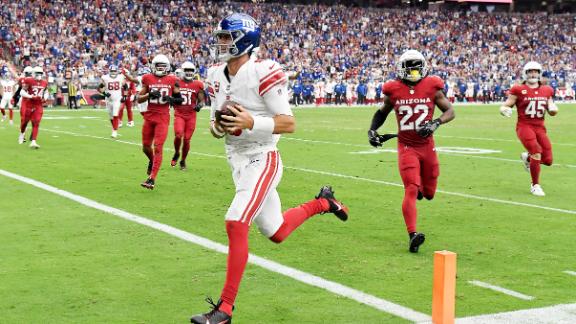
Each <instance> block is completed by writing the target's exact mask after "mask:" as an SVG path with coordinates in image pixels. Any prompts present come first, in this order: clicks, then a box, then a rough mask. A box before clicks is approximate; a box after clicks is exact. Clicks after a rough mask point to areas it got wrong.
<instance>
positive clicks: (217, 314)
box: [190, 297, 232, 324]
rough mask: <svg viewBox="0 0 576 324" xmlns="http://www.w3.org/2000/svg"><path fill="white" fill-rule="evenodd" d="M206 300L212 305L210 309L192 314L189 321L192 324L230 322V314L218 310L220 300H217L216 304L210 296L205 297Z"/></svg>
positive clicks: (224, 323)
mask: <svg viewBox="0 0 576 324" xmlns="http://www.w3.org/2000/svg"><path fill="white" fill-rule="evenodd" d="M206 302H207V303H208V304H210V305H211V306H212V310H211V311H209V312H208V313H204V314H198V315H194V316H192V318H191V319H190V323H194V324H231V323H232V316H230V315H228V314H226V313H224V312H223V311H221V310H220V305H222V300H218V303H217V304H214V301H213V300H212V298H210V297H208V298H206Z"/></svg>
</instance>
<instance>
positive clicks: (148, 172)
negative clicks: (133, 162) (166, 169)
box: [146, 161, 154, 175]
mask: <svg viewBox="0 0 576 324" xmlns="http://www.w3.org/2000/svg"><path fill="white" fill-rule="evenodd" d="M153 165H154V164H153V163H152V161H149V162H148V169H147V170H146V174H147V175H151V174H152V166H153Z"/></svg>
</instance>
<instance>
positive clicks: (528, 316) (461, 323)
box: [428, 304, 576, 324]
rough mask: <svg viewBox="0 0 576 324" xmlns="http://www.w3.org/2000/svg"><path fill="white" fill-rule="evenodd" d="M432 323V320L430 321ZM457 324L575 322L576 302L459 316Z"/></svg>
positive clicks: (546, 323)
mask: <svg viewBox="0 0 576 324" xmlns="http://www.w3.org/2000/svg"><path fill="white" fill-rule="evenodd" d="M428 323H430V322H428ZM456 323H457V324H526V323H530V324H551V323H554V324H574V323H576V304H561V305H554V306H549V307H542V308H531V309H523V310H519V311H513V312H505V313H496V314H486V315H478V316H470V317H464V318H459V319H457V320H456Z"/></svg>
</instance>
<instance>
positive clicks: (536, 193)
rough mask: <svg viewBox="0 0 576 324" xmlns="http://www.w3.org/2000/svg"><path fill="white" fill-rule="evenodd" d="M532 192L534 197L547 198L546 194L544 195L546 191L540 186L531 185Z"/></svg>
mask: <svg viewBox="0 0 576 324" xmlns="http://www.w3.org/2000/svg"><path fill="white" fill-rule="evenodd" d="M530 192H531V193H532V194H533V195H534V196H538V197H544V196H546V194H545V193H544V190H542V187H540V185H539V184H535V185H531V186H530Z"/></svg>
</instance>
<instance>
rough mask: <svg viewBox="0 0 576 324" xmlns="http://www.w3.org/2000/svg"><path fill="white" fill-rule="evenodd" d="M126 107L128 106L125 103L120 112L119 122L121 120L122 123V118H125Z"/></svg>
mask: <svg viewBox="0 0 576 324" xmlns="http://www.w3.org/2000/svg"><path fill="white" fill-rule="evenodd" d="M125 105H126V104H125V103H124V104H123V105H122V107H121V108H120V111H119V112H118V120H120V121H122V118H124V106H125Z"/></svg>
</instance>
